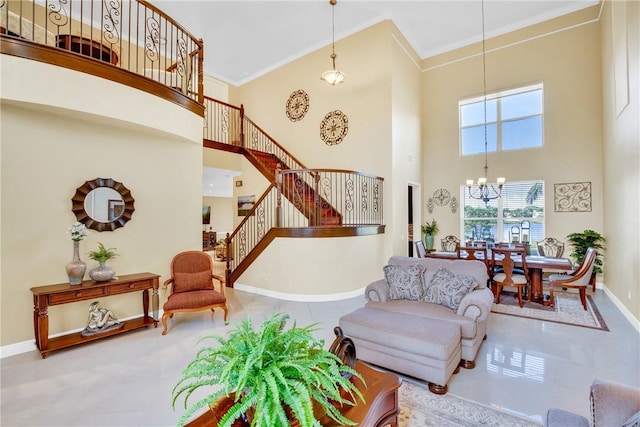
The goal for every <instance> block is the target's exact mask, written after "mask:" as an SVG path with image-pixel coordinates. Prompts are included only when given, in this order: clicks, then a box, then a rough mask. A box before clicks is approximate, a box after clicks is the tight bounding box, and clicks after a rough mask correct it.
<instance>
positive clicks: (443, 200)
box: [433, 188, 451, 206]
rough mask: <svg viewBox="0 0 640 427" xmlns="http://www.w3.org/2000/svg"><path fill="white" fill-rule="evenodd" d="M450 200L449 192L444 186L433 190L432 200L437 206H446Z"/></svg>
mask: <svg viewBox="0 0 640 427" xmlns="http://www.w3.org/2000/svg"><path fill="white" fill-rule="evenodd" d="M450 201H451V193H449V191H448V190H445V189H444V188H441V189H439V190H436V191H434V192H433V202H434V203H435V204H436V205H438V206H446V205H448V204H449V202H450Z"/></svg>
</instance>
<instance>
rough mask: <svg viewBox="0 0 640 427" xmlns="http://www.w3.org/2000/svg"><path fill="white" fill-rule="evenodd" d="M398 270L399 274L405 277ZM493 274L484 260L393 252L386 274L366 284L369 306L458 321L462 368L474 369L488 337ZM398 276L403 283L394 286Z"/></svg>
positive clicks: (441, 319) (438, 319)
mask: <svg viewBox="0 0 640 427" xmlns="http://www.w3.org/2000/svg"><path fill="white" fill-rule="evenodd" d="M393 273H400V275H399V276H400V277H401V278H400V279H397V277H398V275H395V276H394V274H393ZM394 277H395V278H394ZM403 278H404V279H403ZM407 278H408V279H409V280H407ZM488 278H489V277H488V274H487V268H486V266H485V264H484V263H483V262H482V261H478V260H452V259H438V258H410V257H404V256H392V257H391V258H389V262H388V264H387V266H385V278H384V279H380V280H377V281H375V282H373V283H371V284H369V285H368V286H367V287H366V289H365V298H366V300H367V303H366V306H365V307H370V308H375V309H376V310H382V311H383V312H387V313H402V314H408V315H411V316H419V317H422V318H429V319H434V320H437V321H446V322H448V323H452V324H455V325H459V327H460V337H461V339H460V341H461V361H460V366H462V367H463V368H467V369H472V368H474V367H475V362H474V360H475V358H476V354H477V353H478V349H479V348H480V345H481V344H482V341H483V340H484V339H485V338H486V332H487V318H488V316H489V313H490V312H491V306H492V304H493V299H494V297H493V293H492V292H491V290H490V289H489V288H488V287H487V281H488ZM394 280H397V281H399V282H403V281H404V283H400V284H399V285H398V286H395V285H393V284H391V285H390V283H389V281H391V282H393V281H394ZM396 285H397V284H396ZM431 285H435V287H432V286H431ZM429 288H430V289H429ZM434 289H439V292H438V291H433V290H434ZM429 290H431V291H433V292H428V291H429ZM427 300H431V301H437V302H427ZM383 315H384V314H383ZM406 327H407V328H410V327H411V325H406Z"/></svg>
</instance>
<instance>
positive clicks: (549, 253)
mask: <svg viewBox="0 0 640 427" xmlns="http://www.w3.org/2000/svg"><path fill="white" fill-rule="evenodd" d="M563 253H564V243H562V242H561V241H560V240H558V239H556V238H555V237H545V238H544V239H542V240H541V241H539V242H538V254H539V255H540V256H544V257H550V258H562V254H563Z"/></svg>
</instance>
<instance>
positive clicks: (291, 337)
mask: <svg viewBox="0 0 640 427" xmlns="http://www.w3.org/2000/svg"><path fill="white" fill-rule="evenodd" d="M288 321H289V316H288V315H287V314H283V313H276V314H274V315H273V316H272V317H271V318H269V319H267V320H266V321H265V322H264V323H263V324H262V325H261V326H260V328H259V330H254V328H253V325H252V322H251V320H249V319H246V320H244V321H243V322H242V323H241V324H239V325H237V326H235V327H234V329H232V330H231V331H230V332H229V335H228V338H223V337H220V336H207V337H204V338H202V339H201V340H200V341H202V340H205V339H213V340H214V341H216V342H217V344H218V345H215V346H212V347H204V348H202V349H200V350H199V351H198V353H197V355H196V357H195V359H194V360H192V361H191V362H190V363H189V364H188V365H187V367H186V368H185V369H184V371H183V372H182V378H181V379H180V381H178V383H177V384H176V385H175V386H174V388H173V391H172V394H173V407H174V409H175V405H176V401H177V400H178V399H179V398H180V396H182V395H184V408H185V412H184V414H183V415H182V417H181V418H180V421H179V423H178V425H179V426H183V425H184V424H185V423H186V422H187V421H188V420H189V418H190V417H191V416H192V415H193V414H194V413H195V412H196V411H198V410H200V409H202V408H204V407H207V406H210V407H211V408H212V410H213V409H214V408H215V409H216V410H215V412H217V416H220V417H219V418H218V419H217V421H218V426H219V427H229V426H231V425H233V423H234V422H235V421H236V420H239V419H240V420H244V421H245V422H250V423H251V426H257V427H271V426H276V425H282V426H284V425H299V426H301V427H310V426H317V425H319V423H318V421H317V420H318V419H319V418H321V417H323V416H328V417H329V418H331V419H332V420H334V421H335V422H337V423H339V424H341V425H355V423H353V422H351V421H350V420H348V419H346V418H345V417H344V416H343V415H342V414H341V413H340V412H339V411H338V410H337V409H336V405H355V404H356V401H357V399H358V398H359V399H360V400H362V394H361V393H360V391H359V390H358V389H357V388H356V387H355V385H354V384H353V383H352V382H351V381H350V380H349V376H350V375H356V376H358V378H360V379H361V380H362V378H361V376H360V375H359V374H358V373H357V372H356V371H355V370H354V369H353V368H351V367H350V366H347V365H344V364H343V363H342V361H341V360H340V359H339V358H338V357H337V356H336V355H335V354H333V353H331V352H329V351H328V350H324V349H323V344H324V342H323V341H322V340H318V339H316V338H314V337H313V335H312V332H313V331H314V330H315V325H310V326H307V327H304V328H300V327H297V326H296V324H295V323H294V324H293V326H292V327H291V328H288V329H287V328H286V325H287V322H288ZM201 387H205V388H207V389H210V390H209V391H208V393H209V394H208V395H207V396H206V397H204V398H201V399H199V400H197V401H196V402H195V403H193V404H191V405H190V406H189V405H188V400H189V397H190V396H191V395H192V394H193V393H194V392H195V391H196V390H198V389H199V388H201ZM222 401H225V402H224V403H221V402H222ZM296 423H297V424H296Z"/></svg>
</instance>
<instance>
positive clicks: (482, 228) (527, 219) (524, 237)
mask: <svg viewBox="0 0 640 427" xmlns="http://www.w3.org/2000/svg"><path fill="white" fill-rule="evenodd" d="M461 188H462V192H463V197H462V198H461V199H462V200H463V209H462V224H463V232H462V233H461V235H462V236H464V240H465V241H467V240H487V241H489V242H491V241H493V242H511V241H514V240H517V241H519V242H539V241H540V240H542V239H543V238H544V181H522V182H507V183H505V184H504V186H503V187H502V197H500V198H498V199H494V200H491V201H490V202H489V203H488V204H487V206H485V204H484V202H483V201H482V200H477V199H472V198H471V197H469V192H468V190H467V187H466V186H464V185H463V186H462V187H461ZM533 248H535V245H532V249H533Z"/></svg>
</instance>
